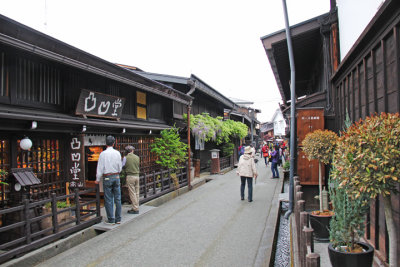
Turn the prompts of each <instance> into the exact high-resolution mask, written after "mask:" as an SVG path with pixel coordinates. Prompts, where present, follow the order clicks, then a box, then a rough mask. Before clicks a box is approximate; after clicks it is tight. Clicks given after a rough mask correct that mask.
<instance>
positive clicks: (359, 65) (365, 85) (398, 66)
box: [332, 1, 400, 266]
mask: <svg viewBox="0 0 400 267" xmlns="http://www.w3.org/2000/svg"><path fill="white" fill-rule="evenodd" d="M399 34H400V3H399V1H386V2H385V3H384V4H383V6H382V7H381V8H380V9H379V11H378V12H377V14H376V15H375V17H374V18H373V19H372V20H371V22H370V23H369V24H368V26H367V28H366V29H365V30H364V32H363V33H362V35H361V36H360V38H359V39H358V40H357V42H356V43H355V44H354V46H353V47H352V49H351V50H350V51H349V53H348V55H347V56H346V57H345V58H344V59H343V61H342V63H341V64H340V65H339V68H338V70H337V72H336V73H334V75H333V78H332V91H333V93H334V106H335V116H336V121H335V122H336V124H335V127H336V129H337V130H341V129H343V125H344V120H345V117H346V114H347V113H348V115H349V117H350V119H351V120H352V121H353V122H355V121H358V120H359V119H363V118H365V117H366V116H370V115H374V114H380V113H381V112H390V113H397V112H400V35H399ZM392 205H393V216H394V220H395V224H396V227H397V231H398V232H397V235H398V237H397V238H398V240H400V233H399V229H400V196H399V195H393V196H392ZM367 221H368V224H367V228H366V238H367V240H368V241H369V242H370V243H371V244H372V245H373V246H374V247H375V249H376V252H377V254H378V255H379V257H380V258H381V259H382V260H384V261H386V262H387V259H388V236H387V231H386V223H385V216H384V207H383V200H382V198H381V197H378V198H377V199H376V200H373V201H371V208H370V214H369V215H368V219H367ZM397 253H398V254H399V253H400V247H398V252H397ZM395 265H396V264H395ZM397 266H400V259H399V262H397Z"/></svg>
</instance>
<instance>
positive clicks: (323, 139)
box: [302, 130, 338, 212]
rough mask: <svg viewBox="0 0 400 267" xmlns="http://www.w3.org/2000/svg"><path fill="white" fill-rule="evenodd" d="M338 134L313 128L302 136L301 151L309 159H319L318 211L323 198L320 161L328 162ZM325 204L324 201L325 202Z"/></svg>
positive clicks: (322, 204) (321, 208) (322, 203)
mask: <svg viewBox="0 0 400 267" xmlns="http://www.w3.org/2000/svg"><path fill="white" fill-rule="evenodd" d="M337 140H338V136H337V134H336V133H334V132H332V131H329V130H315V131H314V132H311V133H308V134H307V135H306V137H305V138H304V140H303V142H302V145H303V151H304V153H305V154H306V156H307V158H308V159H309V160H313V159H317V160H318V161H319V166H318V167H319V172H318V174H319V211H320V212H323V207H324V206H326V205H324V202H323V201H324V200H323V198H322V197H321V192H322V175H321V163H325V164H328V163H329V162H330V161H331V159H332V157H333V152H334V150H335V147H336V142H337ZM325 204H326V203H325Z"/></svg>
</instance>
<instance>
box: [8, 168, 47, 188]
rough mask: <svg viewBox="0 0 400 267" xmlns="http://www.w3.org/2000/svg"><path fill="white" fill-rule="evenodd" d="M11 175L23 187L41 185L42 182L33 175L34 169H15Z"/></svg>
mask: <svg viewBox="0 0 400 267" xmlns="http://www.w3.org/2000/svg"><path fill="white" fill-rule="evenodd" d="M11 174H12V175H13V176H14V177H15V179H17V181H18V183H20V184H21V185H22V186H30V185H35V184H40V183H41V182H40V180H39V179H38V178H37V177H36V175H35V174H34V173H33V171H32V168H13V169H11Z"/></svg>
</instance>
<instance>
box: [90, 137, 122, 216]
mask: <svg viewBox="0 0 400 267" xmlns="http://www.w3.org/2000/svg"><path fill="white" fill-rule="evenodd" d="M114 143H115V138H114V137H113V136H111V135H109V136H107V137H106V145H107V149H106V150H104V151H103V152H101V153H100V156H99V161H98V162H97V173H96V182H95V183H96V184H99V183H100V179H101V178H102V177H103V178H104V179H103V188H104V207H105V209H106V213H107V221H106V223H107V224H114V223H117V224H120V223H121V187H120V186H121V182H120V179H119V173H120V172H121V170H122V161H121V153H119V151H117V150H115V149H114V148H113V146H114ZM114 204H115V215H114Z"/></svg>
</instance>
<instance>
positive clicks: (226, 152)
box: [222, 143, 235, 157]
mask: <svg viewBox="0 0 400 267" xmlns="http://www.w3.org/2000/svg"><path fill="white" fill-rule="evenodd" d="M234 150H235V145H234V144H233V143H226V144H224V145H223V146H222V156H223V157H228V156H231V155H233V151H234Z"/></svg>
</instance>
